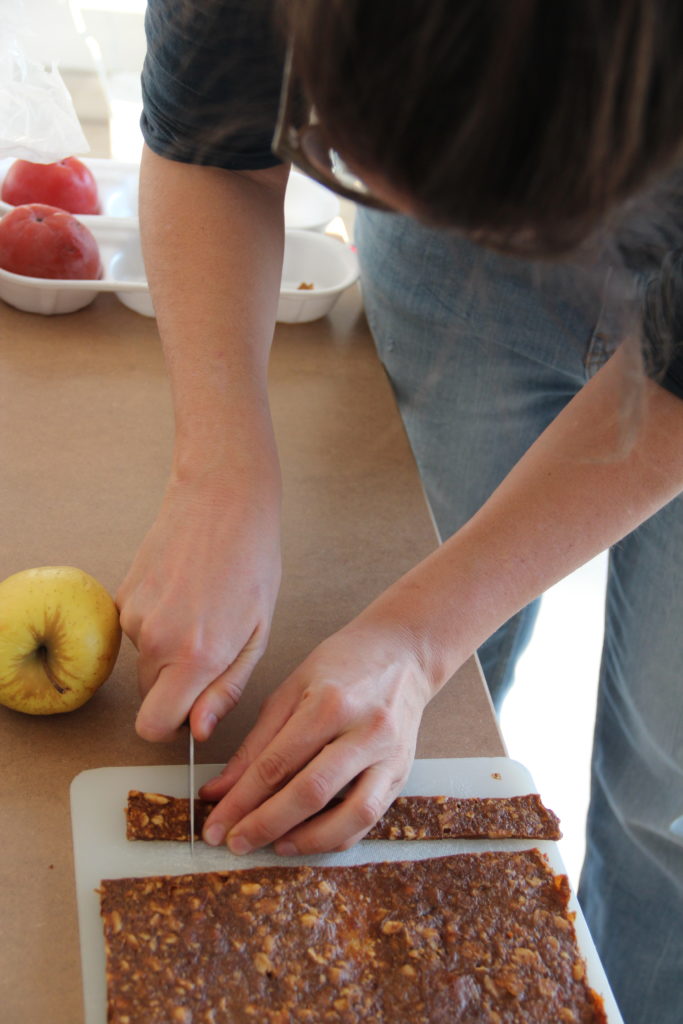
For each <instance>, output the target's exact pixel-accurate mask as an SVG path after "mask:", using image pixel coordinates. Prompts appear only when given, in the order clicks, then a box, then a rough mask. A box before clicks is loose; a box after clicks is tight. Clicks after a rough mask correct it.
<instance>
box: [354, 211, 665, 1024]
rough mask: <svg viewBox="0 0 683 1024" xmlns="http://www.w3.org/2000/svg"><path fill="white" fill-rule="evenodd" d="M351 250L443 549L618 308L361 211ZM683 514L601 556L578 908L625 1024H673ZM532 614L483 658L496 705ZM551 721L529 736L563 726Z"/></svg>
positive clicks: (555, 401) (606, 334)
mask: <svg viewBox="0 0 683 1024" xmlns="http://www.w3.org/2000/svg"><path fill="white" fill-rule="evenodd" d="M356 240H357V243H358V250H359V255H360V260H361V270H362V286H363V295H364V302H365V308H366V312H367V315H368V320H369V323H370V326H371V329H372V332H373V334H374V337H375V341H376V344H377V349H378V352H379V356H380V358H381V360H382V362H383V364H384V366H385V368H386V371H387V374H388V376H389V378H390V380H391V383H392V386H393V388H394V391H395V394H396V397H397V401H398V405H399V408H400V411H401V415H402V417H403V422H404V424H405V427H406V430H407V433H408V436H409V439H410V443H411V445H412V448H413V452H414V455H415V458H416V461H417V465H418V468H419V471H420V475H421V478H422V482H423V485H424V488H425V493H426V495H427V499H428V501H429V504H430V507H431V510H432V514H433V517H434V520H435V523H436V526H437V529H438V532H439V535H440V537H441V538H442V539H444V538H446V537H448V536H449V535H450V534H451V533H453V531H455V530H457V529H458V528H459V527H460V526H461V525H462V524H463V523H464V522H465V521H466V520H467V519H468V518H469V517H470V516H471V515H472V514H473V513H474V512H475V511H476V510H477V509H478V508H479V506H480V505H481V504H482V503H483V502H484V501H485V500H486V498H487V497H488V496H489V494H490V493H491V492H492V491H493V490H494V488H495V487H496V486H497V484H498V483H499V482H500V481H501V480H502V479H503V478H504V477H505V476H506V474H507V473H508V471H509V470H510V469H511V467H512V466H513V465H514V464H515V462H516V461H517V460H518V459H519V458H520V456H521V455H522V454H523V453H524V452H525V451H526V449H527V448H528V447H529V446H530V444H531V443H532V442H533V441H534V440H535V438H536V437H537V436H538V435H539V434H540V433H541V431H543V430H544V428H545V427H546V426H547V425H548V424H549V423H550V422H551V421H552V420H553V419H554V418H555V417H556V416H557V415H558V413H559V412H560V411H561V410H562V409H563V407H564V406H565V405H566V404H567V402H568V401H569V400H570V399H571V398H572V397H573V396H574V395H575V394H576V393H577V391H578V390H579V389H580V388H581V387H582V386H583V384H584V383H585V382H586V380H587V379H588V378H589V377H590V376H591V375H592V374H593V373H594V372H596V370H598V369H599V368H600V366H601V365H602V364H603V363H604V361H605V359H606V357H607V352H608V350H609V344H610V342H612V343H617V342H618V340H619V339H618V336H617V334H618V328H617V327H616V326H615V325H616V324H618V317H617V316H616V313H617V312H618V311H615V310H614V309H612V308H610V304H609V302H606V301H605V300H604V298H603V296H602V293H601V287H600V285H601V283H602V281H603V280H604V272H599V271H598V270H597V268H595V269H594V270H593V271H592V272H591V271H589V270H582V269H580V268H579V267H578V266H575V267H571V266H568V265H559V264H552V263H551V264H547V265H545V266H539V265H534V264H532V263H527V262H525V261H522V260H516V259H513V258H509V257H505V256H501V255H497V254H494V253H490V252H487V251H485V250H482V249H480V248H478V247H476V246H474V245H472V244H471V243H468V242H467V241H465V240H463V239H459V238H456V237H453V236H452V235H448V234H445V233H442V232H436V231H432V230H430V229H428V228H425V227H423V226H421V225H419V224H417V223H415V222H414V221H412V220H410V219H409V218H405V217H401V216H398V215H392V214H378V213H375V212H370V211H368V210H359V212H358V217H357V221H356ZM682 500H683V499H680V498H679V499H676V500H675V501H673V502H671V503H670V504H669V505H668V506H667V507H666V508H664V509H662V511H661V512H659V513H658V514H657V515H655V516H653V517H652V518H651V519H650V520H648V521H647V522H646V523H644V524H643V525H642V526H641V527H639V528H638V529H637V530H635V531H634V532H633V533H631V534H630V535H629V536H628V537H626V538H624V539H623V540H622V541H620V542H619V543H618V544H616V545H615V547H614V548H613V550H612V551H611V552H610V558H609V573H608V590H607V607H606V621H605V641H604V649H603V658H602V665H601V671H600V687H599V700H598V709H597V721H596V729H595V742H594V750H593V762H592V790H591V803H590V809H589V816H588V834H587V851H586V859H585V862H584V867H583V872H582V876H581V883H580V888H579V899H580V901H581V904H582V907H583V910H584V913H585V915H586V917H587V919H588V923H589V927H590V928H591V932H592V934H593V938H594V940H595V943H596V946H597V948H598V951H599V953H600V956H601V959H602V961H603V964H604V966H605V970H606V972H607V975H608V977H609V979H610V983H611V985H612V988H613V990H614V993H615V996H616V999H617V1001H618V1003H619V1005H620V1008H621V1010H622V1013H623V1016H624V1020H625V1022H626V1024H681V1022H682V1021H683V840H682V839H681V838H678V837H676V836H675V835H674V834H673V832H672V831H671V830H670V825H671V823H672V822H673V821H674V819H676V818H678V817H679V816H680V815H682V814H683V504H682V503H681V502H682ZM536 610H537V602H536V603H534V604H533V605H531V606H529V607H528V608H526V609H524V610H523V611H522V612H520V613H519V614H518V615H517V616H515V617H514V618H513V619H511V620H510V621H509V622H508V623H506V624H505V625H504V626H502V627H501V628H500V629H499V630H498V631H497V633H496V634H494V636H493V637H491V639H490V640H489V641H487V643H485V644H484V645H483V647H482V648H481V650H480V651H479V655H480V658H481V662H482V667H483V669H484V674H485V676H486V679H487V682H488V684H489V687H490V689H491V693H492V697H493V699H494V703H495V704H496V705H497V706H498V707H499V706H500V704H501V702H502V699H503V696H504V694H505V692H506V690H507V688H508V687H509V685H510V683H511V681H512V679H513V677H514V668H515V662H516V660H517V658H518V656H519V654H520V653H521V651H522V650H523V649H524V646H525V644H526V642H527V640H528V638H529V636H530V633H531V630H532V628H533V623H534V619H535V615H536ZM558 653H560V654H561V652H558ZM548 685H549V687H550V686H552V678H551V676H549V680H548ZM551 707H552V705H551V704H550V703H549V706H548V718H547V719H546V720H545V721H544V719H543V709H540V710H539V719H538V723H539V725H540V726H541V727H546V728H551V729H552V728H558V727H560V728H561V711H560V713H559V714H558V712H557V711H555V712H554V713H553V712H552V711H551V710H550V709H551ZM558 723H560V724H559V725H558Z"/></svg>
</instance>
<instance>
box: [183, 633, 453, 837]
mask: <svg viewBox="0 0 683 1024" xmlns="http://www.w3.org/2000/svg"><path fill="white" fill-rule="evenodd" d="M432 695H433V688H432V687H431V686H430V684H429V681H428V680H427V678H426V675H425V673H424V671H423V670H422V668H421V667H420V664H419V661H418V658H417V657H416V654H415V651H414V649H413V645H412V644H411V643H410V638H409V637H407V636H406V634H405V632H403V631H402V630H401V628H400V627H399V626H397V625H396V624H395V623H394V624H392V625H391V626H390V627H386V625H383V626H380V627H378V626H377V624H376V623H372V622H371V623H367V622H364V621H363V619H362V617H361V618H360V619H356V620H354V622H352V623H351V624H350V625H348V626H346V627H345V628H344V629H342V630H340V631H339V632H338V633H335V634H334V635H333V636H332V637H330V638H329V639H327V640H325V641H324V642H323V643H322V644H320V646H319V647H317V648H316V649H315V650H314V651H313V652H312V653H311V654H310V655H309V656H308V658H306V660H305V661H304V662H303V663H302V664H301V665H300V666H299V667H298V668H297V669H296V670H295V671H294V672H293V673H292V675H291V676H289V678H288V679H286V680H285V682H284V683H282V685H281V686H280V687H279V688H278V689H277V690H276V691H275V692H274V693H273V694H272V695H271V696H270V697H269V698H268V699H267V701H266V702H265V703H264V705H263V707H262V709H261V712H260V714H259V717H258V719H257V721H256V724H255V726H254V728H253V729H252V730H251V732H250V733H249V734H248V736H247V737H246V739H245V741H244V743H243V744H242V746H241V748H240V749H239V750H238V752H237V753H236V754H235V756H234V757H233V758H231V760H230V761H229V762H228V764H227V765H226V767H225V768H224V769H223V771H222V773H221V774H220V775H219V776H217V777H216V778H215V779H212V780H211V782H208V783H206V785H205V786H203V787H202V789H201V791H200V795H201V797H202V798H203V799H205V800H211V801H217V800H220V803H218V806H217V807H216V808H215V809H214V810H213V811H212V813H211V815H210V816H209V818H208V820H207V823H206V825H205V827H204V838H205V839H206V841H207V842H209V843H211V844H212V845H218V844H220V843H222V842H225V841H226V835H227V842H228V846H229V848H230V849H231V850H232V851H233V853H247V852H249V851H250V850H253V849H257V848H259V847H261V846H265V845H266V844H268V843H274V844H275V849H276V851H277V852H278V853H280V854H283V855H284V856H293V855H294V854H305V853H322V852H328V851H331V850H343V849H346V848H348V847H349V846H352V845H353V844H354V843H356V842H357V841H358V840H359V839H361V838H362V837H363V835H365V833H366V832H367V831H368V830H369V829H370V828H371V827H372V826H373V825H374V824H375V822H376V821H377V820H378V819H379V818H380V817H381V816H382V815H383V814H384V812H385V811H386V809H387V808H388V807H389V804H390V803H391V802H392V801H393V800H394V798H395V797H396V795H397V794H398V792H399V791H400V789H401V786H402V785H403V783H404V782H405V779H406V777H407V775H408V772H409V771H410V767H411V765H412V761H413V757H414V754H415V745H416V740H417V731H418V728H419V725H420V720H421V718H422V713H423V711H424V708H425V706H426V704H427V702H428V701H429V699H430V697H431V696H432ZM345 786H348V787H349V788H348V790H347V791H346V792H345V793H344V794H343V799H342V800H341V802H339V803H335V804H334V805H333V806H332V807H330V808H329V809H328V810H326V811H324V813H322V814H318V813H317V812H319V811H321V810H322V809H323V808H324V807H326V806H327V804H329V803H330V801H331V800H333V799H334V798H335V797H337V796H338V795H339V794H340V791H341V790H342V789H343V788H344V787H345ZM312 815H316V817H315V818H313V820H312V821H309V820H307V819H309V818H311V816H312Z"/></svg>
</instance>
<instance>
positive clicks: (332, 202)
mask: <svg viewBox="0 0 683 1024" xmlns="http://www.w3.org/2000/svg"><path fill="white" fill-rule="evenodd" d="M339 209H340V206H339V197H338V196H336V195H335V194H334V192H330V190H329V189H328V188H324V187H323V186H322V185H319V184H318V182H317V181H313V179H312V178H308V177H306V175H305V174H301V173H300V172H299V171H295V170H291V171H290V172H289V179H288V181H287V191H286V193H285V227H286V228H287V230H288V231H289V230H292V231H324V230H325V228H326V227H327V225H328V224H329V223H330V221H331V220H334V218H335V217H338V216H339Z"/></svg>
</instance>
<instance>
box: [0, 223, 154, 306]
mask: <svg viewBox="0 0 683 1024" xmlns="http://www.w3.org/2000/svg"><path fill="white" fill-rule="evenodd" d="M79 220H82V221H83V223H84V224H87V226H88V227H89V228H90V230H91V231H92V233H93V235H94V236H95V239H96V241H97V244H98V246H99V249H100V256H101V258H102V266H103V269H104V276H103V277H101V278H100V279H99V280H97V281H58V280H54V281H53V280H49V279H48V278H44V277H25V276H23V275H22V274H12V273H10V271H8V270H2V269H0V299H2V300H3V301H4V302H6V303H8V305H10V306H14V307H15V308H16V309H21V310H23V311H24V312H26V313H42V314H43V315H47V316H50V315H52V314H56V313H74V312H75V311H76V310H78V309H83V307H84V306H88V305H89V304H90V303H91V302H92V301H93V300H94V298H95V296H96V295H98V294H99V293H100V292H114V293H115V294H116V295H117V297H118V298H119V299H120V300H121V302H123V303H124V305H127V306H131V307H132V308H135V304H136V303H140V304H142V305H143V306H144V307H145V309H147V308H149V311H150V314H149V315H152V316H153V315H154V314H153V310H152V304H151V299H150V297H149V289H148V287H147V281H146V279H145V277H144V274H143V276H142V277H139V276H128V273H129V271H128V267H129V266H133V265H136V264H135V260H134V255H133V256H131V255H130V254H131V253H133V254H134V253H135V251H136V250H137V251H138V252H139V249H140V242H139V236H138V231H137V226H136V225H135V223H134V222H131V221H129V220H128V219H125V220H115V219H114V218H111V217H80V218H79ZM124 255H125V257H126V258H125V259H122V257H123V256H124ZM139 263H140V265H142V256H141V255H140V258H139ZM143 299H144V301H143Z"/></svg>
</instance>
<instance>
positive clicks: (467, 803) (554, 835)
mask: <svg viewBox="0 0 683 1024" xmlns="http://www.w3.org/2000/svg"><path fill="white" fill-rule="evenodd" d="M365 838H366V839H561V838H562V833H561V832H560V822H559V819H558V818H557V815H555V814H554V813H553V812H552V811H549V810H548V808H547V807H544V806H543V803H542V802H541V798H540V796H539V795H538V793H529V794H528V795H527V796H509V797H477V798H470V799H464V798H463V799H459V798H458V797H450V796H399V797H398V798H397V799H396V800H394V802H393V804H392V805H391V807H389V809H388V810H387V812H386V813H385V814H384V816H383V817H382V818H380V819H379V821H378V822H377V824H376V825H374V826H373V828H371V829H370V831H369V832H368V834H367V835H366V837H365Z"/></svg>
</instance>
